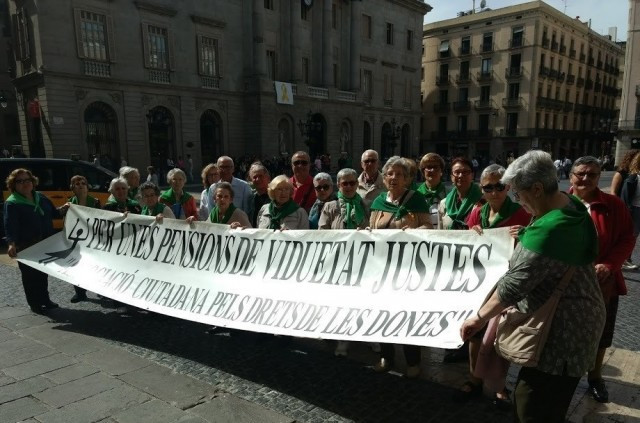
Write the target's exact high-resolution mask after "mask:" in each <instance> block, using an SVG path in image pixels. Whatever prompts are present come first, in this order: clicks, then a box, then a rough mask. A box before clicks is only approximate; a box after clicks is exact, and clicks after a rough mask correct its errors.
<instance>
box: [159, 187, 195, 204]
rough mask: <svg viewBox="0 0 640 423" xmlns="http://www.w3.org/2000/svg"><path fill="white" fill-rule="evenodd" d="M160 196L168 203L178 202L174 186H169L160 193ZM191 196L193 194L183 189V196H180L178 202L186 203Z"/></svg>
mask: <svg viewBox="0 0 640 423" xmlns="http://www.w3.org/2000/svg"><path fill="white" fill-rule="evenodd" d="M160 198H161V199H163V200H165V201H166V202H167V203H169V204H171V205H174V204H176V195H175V194H174V193H173V188H169V189H168V190H166V191H163V192H162V194H160ZM189 198H191V194H189V193H188V192H185V191H182V196H181V197H180V200H178V202H179V203H180V204H184V203H186V202H187V200H189ZM167 203H165V204H167Z"/></svg>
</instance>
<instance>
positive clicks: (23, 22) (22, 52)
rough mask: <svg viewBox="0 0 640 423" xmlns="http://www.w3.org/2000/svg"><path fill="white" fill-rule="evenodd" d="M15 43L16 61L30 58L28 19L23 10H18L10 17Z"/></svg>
mask: <svg viewBox="0 0 640 423" xmlns="http://www.w3.org/2000/svg"><path fill="white" fill-rule="evenodd" d="M11 18H12V20H13V28H14V31H15V34H14V37H15V38H14V39H15V43H16V49H15V55H16V59H17V60H26V59H28V58H29V57H31V48H30V44H29V18H28V16H27V14H26V13H25V10H24V8H19V9H18V10H17V11H16V14H15V15H13V16H12V17H11Z"/></svg>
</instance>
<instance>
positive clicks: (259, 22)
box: [252, 0, 267, 75]
mask: <svg viewBox="0 0 640 423" xmlns="http://www.w3.org/2000/svg"><path fill="white" fill-rule="evenodd" d="M252 16H253V68H254V72H255V73H256V74H257V75H266V74H267V57H266V54H267V53H266V50H265V48H264V0H253V15H252Z"/></svg>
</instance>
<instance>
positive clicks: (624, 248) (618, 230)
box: [589, 189, 636, 295]
mask: <svg viewBox="0 0 640 423" xmlns="http://www.w3.org/2000/svg"><path fill="white" fill-rule="evenodd" d="M589 210H590V214H591V219H592V220H593V223H594V225H595V226H596V230H597V231H598V258H597V259H596V264H604V265H605V266H607V267H608V268H609V269H610V270H611V273H612V275H613V277H614V278H615V281H616V293H617V294H618V295H626V294H627V285H626V284H625V282H624V277H623V276H622V270H621V267H622V263H624V261H625V260H626V259H628V258H629V256H630V255H631V252H632V251H633V248H634V247H635V245H636V237H635V236H634V235H633V221H632V220H631V213H629V209H628V208H627V206H625V204H624V203H623V202H622V200H620V199H619V198H618V197H616V196H615V195H611V194H606V193H604V192H602V191H600V190H599V189H598V197H597V199H596V200H595V201H593V202H591V204H590V207H589Z"/></svg>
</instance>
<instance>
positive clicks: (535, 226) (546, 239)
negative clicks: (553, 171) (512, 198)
mask: <svg viewBox="0 0 640 423" xmlns="http://www.w3.org/2000/svg"><path fill="white" fill-rule="evenodd" d="M569 200H570V201H571V204H570V205H568V206H567V207H564V208H562V209H554V210H551V211H549V212H547V213H545V214H544V215H543V216H540V217H538V218H534V220H533V222H532V223H531V224H530V225H529V226H527V227H525V228H523V229H521V230H520V233H519V234H518V237H519V239H520V243H521V244H522V246H523V247H524V248H526V249H527V250H531V251H533V252H536V253H538V254H540V255H543V256H546V257H550V258H552V259H555V260H559V261H562V262H565V263H568V264H571V265H577V266H582V265H585V264H588V263H591V262H593V261H594V260H595V259H596V257H597V255H598V235H597V233H596V228H595V226H594V225H593V221H592V220H591V216H589V213H588V212H587V208H586V207H585V206H584V204H582V202H581V201H580V200H579V199H578V198H576V197H574V196H573V195H569ZM571 205H573V207H571Z"/></svg>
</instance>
